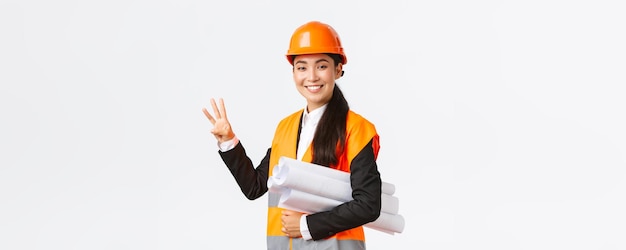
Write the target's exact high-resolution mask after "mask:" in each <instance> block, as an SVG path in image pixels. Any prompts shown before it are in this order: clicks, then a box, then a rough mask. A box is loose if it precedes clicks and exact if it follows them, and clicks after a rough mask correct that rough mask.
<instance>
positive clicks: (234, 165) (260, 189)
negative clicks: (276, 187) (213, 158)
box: [218, 141, 271, 200]
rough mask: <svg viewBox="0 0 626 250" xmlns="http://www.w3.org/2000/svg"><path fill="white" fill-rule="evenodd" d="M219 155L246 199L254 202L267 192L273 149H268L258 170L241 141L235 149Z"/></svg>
mask: <svg viewBox="0 0 626 250" xmlns="http://www.w3.org/2000/svg"><path fill="white" fill-rule="evenodd" d="M218 153H219V154H220V156H221V157H222V161H224V163H225V164H226V166H227V167H228V169H229V170H230V173H231V174H232V175H233V177H235V181H237V184H238V185H239V188H240V189H241V192H242V193H243V194H244V195H245V196H246V198H248V199H250V200H254V199H257V198H259V197H261V196H263V195H264V194H265V193H266V192H267V178H268V174H269V162H270V153H271V148H270V149H267V153H266V154H265V157H263V160H261V162H260V163H259V165H258V166H257V167H256V168H255V167H254V165H253V164H252V161H251V160H250V158H249V157H248V155H247V154H246V150H245V149H244V147H243V145H242V143H241V141H239V143H237V145H236V146H235V147H234V148H233V149H231V150H228V151H226V152H221V151H218Z"/></svg>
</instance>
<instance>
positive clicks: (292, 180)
mask: <svg viewBox="0 0 626 250" xmlns="http://www.w3.org/2000/svg"><path fill="white" fill-rule="evenodd" d="M267 185H268V188H269V191H270V192H274V193H280V194H281V196H280V200H279V203H278V206H279V207H281V208H285V209H290V210H295V211H300V212H303V213H309V214H310V213H316V212H322V211H328V210H331V209H332V208H334V207H336V206H338V205H341V204H342V203H344V202H348V201H351V200H353V198H352V188H351V186H350V173H347V172H343V171H340V170H336V169H332V168H328V167H325V166H320V165H317V164H313V163H308V162H302V161H298V160H295V159H292V158H287V157H281V158H280V159H279V161H278V164H277V165H276V166H274V169H273V173H272V176H271V177H270V178H269V179H268V183H267ZM381 189H382V194H381V213H380V216H379V217H378V219H377V220H375V221H373V222H370V223H368V224H365V225H364V226H366V227H369V228H372V229H375V230H378V231H382V232H385V233H388V234H394V233H396V232H402V230H403V229H404V218H403V217H402V216H401V215H399V214H398V211H399V200H398V198H397V197H395V196H393V194H394V193H395V185H393V184H391V183H387V182H383V183H382V186H381Z"/></svg>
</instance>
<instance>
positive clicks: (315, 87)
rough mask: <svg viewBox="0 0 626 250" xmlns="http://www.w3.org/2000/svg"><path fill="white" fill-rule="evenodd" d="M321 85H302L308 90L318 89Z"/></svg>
mask: <svg viewBox="0 0 626 250" xmlns="http://www.w3.org/2000/svg"><path fill="white" fill-rule="evenodd" d="M322 86H324V85H312V86H304V87H305V88H307V89H310V90H316V89H320V88H321V87H322Z"/></svg>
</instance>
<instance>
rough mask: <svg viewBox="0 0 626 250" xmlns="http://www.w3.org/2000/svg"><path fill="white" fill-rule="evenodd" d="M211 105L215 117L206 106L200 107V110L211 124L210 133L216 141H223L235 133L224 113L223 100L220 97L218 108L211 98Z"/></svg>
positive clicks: (232, 136) (231, 137)
mask: <svg viewBox="0 0 626 250" xmlns="http://www.w3.org/2000/svg"><path fill="white" fill-rule="evenodd" d="M211 106H213V113H214V115H215V117H213V116H211V114H210V113H209V111H208V110H207V109H206V108H202V112H204V115H205V116H206V117H207V118H209V121H211V124H213V129H211V133H212V134H213V136H215V139H217V141H218V142H220V143H221V142H225V141H228V140H230V139H233V138H234V137H235V133H233V130H232V128H231V126H230V123H229V122H228V116H227V115H226V108H225V107H224V100H223V99H222V98H220V108H219V109H218V108H217V105H216V104H215V99H213V98H211Z"/></svg>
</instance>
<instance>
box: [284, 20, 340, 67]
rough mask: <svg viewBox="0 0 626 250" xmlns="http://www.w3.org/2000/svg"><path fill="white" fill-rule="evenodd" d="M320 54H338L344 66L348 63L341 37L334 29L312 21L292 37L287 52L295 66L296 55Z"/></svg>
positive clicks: (290, 61) (289, 59)
mask: <svg viewBox="0 0 626 250" xmlns="http://www.w3.org/2000/svg"><path fill="white" fill-rule="evenodd" d="M319 53H324V54H325V53H330V54H338V55H340V56H341V58H342V60H343V62H342V63H343V64H346V63H348V59H347V58H346V54H345V53H344V52H343V47H341V40H340V39H339V35H338V34H337V32H336V31H335V29H333V27H331V26H330V25H328V24H325V23H321V22H318V21H311V22H308V23H305V24H304V25H302V26H300V27H298V28H297V29H296V31H294V32H293V35H291V43H290V44H289V50H287V60H288V61H289V63H290V64H291V65H293V56H295V55H304V54H319Z"/></svg>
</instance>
